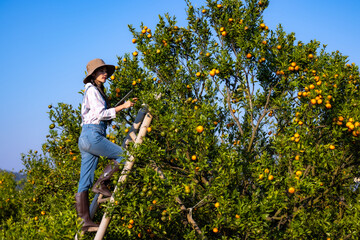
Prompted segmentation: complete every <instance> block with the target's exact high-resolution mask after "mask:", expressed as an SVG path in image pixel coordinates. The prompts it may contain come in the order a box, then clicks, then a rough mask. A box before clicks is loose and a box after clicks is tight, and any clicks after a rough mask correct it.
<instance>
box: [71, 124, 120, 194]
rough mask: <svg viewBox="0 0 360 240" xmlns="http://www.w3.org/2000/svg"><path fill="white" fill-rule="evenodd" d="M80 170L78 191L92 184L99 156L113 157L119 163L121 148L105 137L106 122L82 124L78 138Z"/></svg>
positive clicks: (84, 189)
mask: <svg viewBox="0 0 360 240" xmlns="http://www.w3.org/2000/svg"><path fill="white" fill-rule="evenodd" d="M79 149H80V152H81V170H80V180H79V187H78V192H83V191H87V190H89V189H90V187H91V186H92V185H93V182H94V175H95V170H96V167H97V164H98V161H99V157H100V156H103V157H106V158H109V159H115V160H116V161H118V162H119V163H120V162H121V160H122V159H123V157H121V156H120V155H121V154H122V152H123V149H122V148H121V147H120V146H118V145H116V144H115V143H113V142H110V141H109V140H108V139H107V138H106V123H103V122H102V123H100V124H84V125H83V126H82V131H81V134H80V138H79Z"/></svg>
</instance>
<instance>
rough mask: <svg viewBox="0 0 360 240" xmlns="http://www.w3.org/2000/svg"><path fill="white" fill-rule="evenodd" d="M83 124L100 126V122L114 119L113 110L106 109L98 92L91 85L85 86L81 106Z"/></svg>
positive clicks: (114, 113) (103, 100)
mask: <svg viewBox="0 0 360 240" xmlns="http://www.w3.org/2000/svg"><path fill="white" fill-rule="evenodd" d="M81 117H82V123H81V125H83V124H100V121H106V120H111V119H114V118H115V117H116V112H115V108H109V109H106V102H105V99H104V98H103V97H102V96H101V94H100V92H99V90H97V89H96V87H95V86H94V85H92V84H91V83H87V84H86V85H85V95H84V98H83V102H82V105H81Z"/></svg>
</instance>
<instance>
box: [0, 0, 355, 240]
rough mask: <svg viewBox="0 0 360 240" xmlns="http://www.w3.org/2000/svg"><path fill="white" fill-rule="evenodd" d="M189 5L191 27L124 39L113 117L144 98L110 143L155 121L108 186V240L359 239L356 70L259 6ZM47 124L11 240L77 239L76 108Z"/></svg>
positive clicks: (162, 26)
mask: <svg viewBox="0 0 360 240" xmlns="http://www.w3.org/2000/svg"><path fill="white" fill-rule="evenodd" d="M187 3H188V10H187V16H188V18H187V20H188V22H187V26H177V24H176V19H175V18H174V17H170V16H168V15H165V16H160V20H159V23H158V24H157V25H156V26H155V27H154V28H153V29H151V27H150V26H145V24H142V25H141V26H140V29H136V28H134V27H132V26H130V31H131V32H132V33H133V36H134V39H133V40H132V42H133V43H134V44H135V46H136V48H137V49H136V51H134V52H132V53H130V54H125V56H121V57H119V58H118V59H119V61H118V66H116V71H115V73H114V75H113V77H112V79H113V81H112V82H111V83H110V85H109V87H108V88H107V94H108V95H109V96H110V99H111V101H112V102H113V104H114V103H116V102H117V101H118V99H119V98H120V97H121V96H123V95H124V94H125V93H127V92H128V91H129V90H131V89H132V90H134V96H137V97H138V98H139V99H140V100H139V101H138V102H137V104H136V105H135V107H134V108H133V109H131V111H124V112H122V113H121V114H119V116H118V117H117V118H116V119H115V121H114V122H113V126H112V128H110V131H109V134H108V137H109V139H111V140H112V141H113V142H116V143H118V144H121V143H122V139H124V137H125V136H126V135H127V131H128V129H129V128H130V126H131V124H132V122H133V121H134V118H135V116H136V114H137V112H138V110H139V109H140V108H143V107H145V108H147V110H148V111H149V112H150V113H151V114H152V116H153V121H152V123H151V126H150V127H149V128H148V129H147V131H148V133H147V136H146V138H145V139H144V142H143V143H142V144H141V146H140V147H137V148H135V147H133V145H132V144H130V145H129V148H128V151H129V153H130V154H132V155H134V156H135V161H136V162H135V166H134V168H133V170H132V171H131V172H130V173H129V175H128V178H127V181H126V182H124V183H122V184H118V183H117V182H116V180H114V181H113V182H112V183H111V185H116V184H118V185H119V191H118V192H117V193H116V195H115V201H114V202H113V203H107V204H105V205H103V208H102V209H101V211H99V213H98V215H96V219H97V220H100V216H101V214H102V213H103V212H104V211H107V212H108V213H109V214H110V215H111V216H112V222H111V224H110V225H109V227H108V229H107V232H106V235H105V238H106V239H119V238H125V239H139V238H143V239H147V238H155V239H197V238H199V239H202V238H207V239H248V238H251V239H253V238H254V239H292V238H302V239H307V238H316V239H327V238H330V239H340V238H342V239H356V238H357V236H358V234H359V233H358V229H359V219H358V214H359V211H358V209H359V204H358V197H357V193H358V188H357V185H356V183H354V177H356V176H358V174H359V173H358V170H357V166H358V161H357V160H358V159H359V153H358V149H359V147H360V146H359V138H358V136H359V135H360V126H359V125H360V123H359V122H360V119H359V117H358V116H359V111H360V110H359V94H358V86H359V70H358V67H357V66H356V65H355V64H349V63H348V60H347V57H345V56H343V55H341V54H340V53H339V52H333V53H328V52H326V51H325V50H326V49H325V47H322V48H321V47H320V43H319V42H317V41H310V42H309V43H302V42H295V40H296V39H295V34H293V33H291V34H287V33H285V32H284V31H283V29H282V28H281V26H280V27H278V28H277V29H276V30H270V29H269V28H268V27H267V26H266V24H265V23H264V21H263V18H262V14H263V11H264V10H265V9H266V7H267V6H268V4H269V2H268V1H266V0H260V1H254V0H246V1H239V0H224V1H222V2H220V1H213V0H207V2H206V6H205V7H199V8H195V7H193V6H192V5H191V3H190V2H187ZM142 103H144V104H145V105H142ZM50 119H51V120H53V122H54V123H53V124H54V125H50V128H54V129H52V130H50V134H49V138H48V142H47V143H46V144H44V146H43V150H44V153H43V154H42V155H39V154H37V153H34V152H30V153H29V154H28V155H24V164H25V167H26V170H25V171H26V172H27V175H28V182H27V183H26V184H25V186H24V188H23V190H22V192H21V194H20V196H21V198H23V203H22V204H20V205H21V206H20V211H19V212H20V213H19V214H20V216H21V217H20V218H19V219H20V220H12V219H11V218H9V219H10V220H7V222H6V223H5V224H3V230H2V234H3V235H5V236H6V237H8V238H16V237H18V236H24V235H23V234H26V235H27V236H42V237H48V238H49V237H50V238H51V237H54V236H60V235H63V236H72V234H73V233H74V232H75V230H76V229H77V228H78V226H77V225H75V222H76V216H75V210H74V209H73V195H74V193H75V191H76V187H77V180H78V175H79V172H78V171H79V166H80V160H79V159H80V156H79V152H78V149H77V146H76V139H77V137H78V136H79V132H80V117H79V109H77V110H74V109H72V107H71V106H69V105H66V104H59V105H58V107H56V108H55V109H52V110H50ZM102 164H104V163H103V162H102V163H101V164H100V166H99V168H100V169H99V171H98V172H97V174H99V173H100V171H101V169H102V167H103V165H102ZM34 199H35V200H34ZM103 209H105V210H103ZM42 211H45V214H43V215H41V213H42ZM19 225H21V226H22V228H23V229H24V230H23V231H19V230H18V227H19ZM51 234H52V235H51ZM93 236H94V235H93V234H86V235H85V236H84V238H85V239H87V238H89V239H90V238H92V237H93Z"/></svg>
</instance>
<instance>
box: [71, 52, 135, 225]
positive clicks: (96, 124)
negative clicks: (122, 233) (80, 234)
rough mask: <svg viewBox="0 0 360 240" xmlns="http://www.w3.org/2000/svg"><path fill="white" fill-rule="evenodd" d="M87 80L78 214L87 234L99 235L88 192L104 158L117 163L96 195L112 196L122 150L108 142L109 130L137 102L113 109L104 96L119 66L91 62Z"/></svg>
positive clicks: (106, 171)
mask: <svg viewBox="0 0 360 240" xmlns="http://www.w3.org/2000/svg"><path fill="white" fill-rule="evenodd" d="M86 68H87V76H86V77H85V79H84V83H85V92H84V98H83V102H82V106H81V117H82V124H81V125H82V131H81V135H80V138H79V149H80V152H81V171H80V180H79V187H78V192H77V193H76V195H75V200H76V211H77V214H78V216H79V217H80V218H82V220H83V227H82V230H83V231H97V229H98V226H99V225H98V224H96V223H94V222H93V221H92V220H91V218H90V214H89V197H88V196H89V194H88V190H89V188H90V187H91V186H92V183H93V181H94V173H95V170H96V166H97V164H98V160H99V157H100V156H103V157H106V158H109V159H114V160H112V164H110V165H108V166H106V167H105V169H104V172H103V173H102V174H101V176H100V178H99V179H98V180H97V181H96V183H95V184H94V186H93V188H92V191H93V192H95V193H101V194H103V196H106V197H109V196H111V192H110V191H109V189H107V187H106V185H105V183H104V182H105V181H106V180H109V179H110V177H111V176H112V175H113V174H114V173H115V172H116V171H118V170H119V167H118V164H119V163H120V162H121V160H122V157H121V154H122V152H123V150H122V148H121V147H120V146H118V145H116V144H115V143H112V142H110V141H109V140H108V139H106V137H105V136H106V127H107V125H108V124H109V123H110V122H111V120H112V119H114V118H115V117H116V113H118V112H119V111H121V110H123V109H126V108H130V107H132V106H133V105H134V103H133V102H131V101H127V102H125V103H124V104H122V105H119V106H117V107H115V108H109V102H108V99H107V97H106V95H105V93H104V83H105V82H106V79H107V78H108V77H110V76H111V75H112V74H113V73H114V71H115V66H113V65H107V64H105V62H104V61H103V60H101V59H94V60H91V61H90V62H89V63H88V64H87V66H86Z"/></svg>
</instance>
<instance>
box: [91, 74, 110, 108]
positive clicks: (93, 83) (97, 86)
mask: <svg viewBox="0 0 360 240" xmlns="http://www.w3.org/2000/svg"><path fill="white" fill-rule="evenodd" d="M96 72H97V70H96V71H94V72H93V74H91V75H90V76H89V79H90V83H91V84H92V85H94V86H95V87H96V88H97V89H98V90H99V92H100V94H101V95H102V96H103V98H104V100H105V102H106V106H107V108H110V102H109V99H108V97H107V96H106V94H105V87H104V84H100V86H99V85H98V84H96V83H95V75H96Z"/></svg>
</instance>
